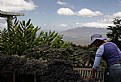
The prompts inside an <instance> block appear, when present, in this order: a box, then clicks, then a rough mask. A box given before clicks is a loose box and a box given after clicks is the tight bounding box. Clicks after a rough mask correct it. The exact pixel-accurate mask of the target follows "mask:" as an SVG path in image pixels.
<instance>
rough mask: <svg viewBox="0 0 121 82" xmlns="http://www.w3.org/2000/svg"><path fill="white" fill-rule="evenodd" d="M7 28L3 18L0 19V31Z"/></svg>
mask: <svg viewBox="0 0 121 82" xmlns="http://www.w3.org/2000/svg"><path fill="white" fill-rule="evenodd" d="M6 27H7V22H6V21H5V18H1V17H0V30H3V29H4V28H6Z"/></svg>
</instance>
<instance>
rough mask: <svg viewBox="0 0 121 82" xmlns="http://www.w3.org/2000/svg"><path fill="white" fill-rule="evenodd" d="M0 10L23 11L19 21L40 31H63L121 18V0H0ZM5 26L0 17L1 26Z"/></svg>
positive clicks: (95, 25) (103, 26)
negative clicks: (28, 22) (25, 22)
mask: <svg viewBox="0 0 121 82" xmlns="http://www.w3.org/2000/svg"><path fill="white" fill-rule="evenodd" d="M0 10H2V11H7V12H19V13H24V15H25V16H20V17H18V19H19V20H26V21H28V20H29V19H31V22H32V23H33V25H34V26H39V27H41V29H42V30H47V31H49V30H52V31H53V30H55V31H64V30H67V29H72V28H77V27H96V28H107V27H108V26H111V25H113V22H112V21H113V19H114V18H115V17H121V0H0ZM5 27H6V21H5V19H4V18H0V29H3V28H5Z"/></svg>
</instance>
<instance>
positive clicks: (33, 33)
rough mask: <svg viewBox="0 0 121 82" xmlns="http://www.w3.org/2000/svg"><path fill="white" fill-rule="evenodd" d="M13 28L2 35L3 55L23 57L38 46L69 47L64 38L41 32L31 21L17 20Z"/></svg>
mask: <svg viewBox="0 0 121 82" xmlns="http://www.w3.org/2000/svg"><path fill="white" fill-rule="evenodd" d="M12 26H13V27H10V28H9V27H8V28H9V30H6V29H4V30H3V31H2V32H1V35H0V49H1V52H2V53H6V54H9V55H12V54H19V55H21V54H22V53H23V52H24V51H25V50H27V49H29V48H34V47H36V46H45V45H46V46H51V47H56V48H60V47H68V43H65V42H64V41H63V40H62V36H61V35H59V34H58V33H55V31H54V32H51V31H50V32H43V31H40V32H39V34H38V35H37V32H38V31H39V30H40V28H39V27H35V26H33V24H32V23H31V20H28V22H25V21H22V22H21V21H20V22H19V21H18V20H17V19H15V21H14V23H13V25H12Z"/></svg>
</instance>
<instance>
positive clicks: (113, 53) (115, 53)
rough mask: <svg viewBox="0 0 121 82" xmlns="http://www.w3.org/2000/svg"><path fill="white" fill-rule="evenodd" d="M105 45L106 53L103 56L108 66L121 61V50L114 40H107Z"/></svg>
mask: <svg viewBox="0 0 121 82" xmlns="http://www.w3.org/2000/svg"><path fill="white" fill-rule="evenodd" d="M103 45H104V53H103V55H102V58H103V59H104V60H106V63H107V65H108V66H111V65H113V64H116V63H121V51H120V50H119V48H118V47H117V45H116V44H114V43H113V42H106V43H104V44H103Z"/></svg>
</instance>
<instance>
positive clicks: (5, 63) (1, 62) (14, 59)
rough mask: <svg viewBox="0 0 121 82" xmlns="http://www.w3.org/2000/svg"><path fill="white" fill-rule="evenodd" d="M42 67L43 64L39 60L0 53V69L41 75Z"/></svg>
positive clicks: (43, 66)
mask: <svg viewBox="0 0 121 82" xmlns="http://www.w3.org/2000/svg"><path fill="white" fill-rule="evenodd" d="M33 67H34V68H33ZM44 69H45V64H44V63H43V62H41V61H39V60H34V59H33V60H29V59H26V58H25V57H21V56H8V55H5V54H0V71H3V72H8V73H13V72H15V73H19V74H32V75H34V74H36V75H41V74H42V73H43V70H44Z"/></svg>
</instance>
